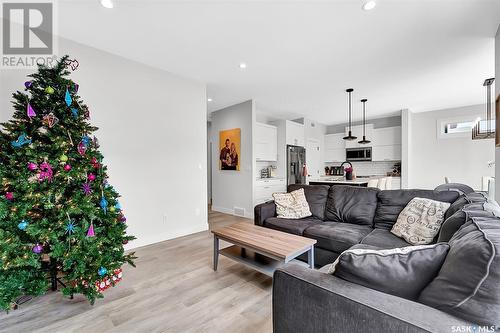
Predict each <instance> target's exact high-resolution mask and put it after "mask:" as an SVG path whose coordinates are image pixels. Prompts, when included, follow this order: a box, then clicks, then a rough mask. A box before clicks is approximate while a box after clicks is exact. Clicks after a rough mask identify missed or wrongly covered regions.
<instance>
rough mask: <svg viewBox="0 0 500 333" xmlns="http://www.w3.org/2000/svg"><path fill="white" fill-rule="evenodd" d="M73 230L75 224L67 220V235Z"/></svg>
mask: <svg viewBox="0 0 500 333" xmlns="http://www.w3.org/2000/svg"><path fill="white" fill-rule="evenodd" d="M73 232H75V225H74V223H73V221H71V220H69V221H68V224H66V233H67V234H68V235H71V234H73Z"/></svg>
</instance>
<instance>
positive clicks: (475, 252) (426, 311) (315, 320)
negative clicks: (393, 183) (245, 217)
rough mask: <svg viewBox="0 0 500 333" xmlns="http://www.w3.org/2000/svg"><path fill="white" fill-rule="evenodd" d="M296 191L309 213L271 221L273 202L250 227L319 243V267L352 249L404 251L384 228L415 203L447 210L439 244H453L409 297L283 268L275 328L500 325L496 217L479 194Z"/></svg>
mask: <svg viewBox="0 0 500 333" xmlns="http://www.w3.org/2000/svg"><path fill="white" fill-rule="evenodd" d="M298 188H304V191H305V195H306V198H307V201H308V203H309V206H310V209H311V213H312V214H313V215H312V216H311V217H308V218H304V219H300V220H287V219H280V218H277V217H276V211H275V204H274V202H268V203H264V204H261V205H258V206H256V207H255V224H257V225H260V226H263V227H267V228H272V229H276V230H281V231H284V232H289V233H293V234H297V235H302V236H305V237H309V238H314V239H316V240H317V241H318V243H317V244H316V248H315V256H316V258H315V259H316V260H315V261H316V264H317V265H319V266H324V265H328V264H331V263H332V262H333V261H335V259H336V258H337V257H338V256H339V255H340V253H342V252H343V251H345V250H347V249H350V248H351V247H353V246H356V247H359V246H361V247H363V246H368V247H370V248H376V249H392V248H400V247H406V246H410V244H409V243H407V242H406V241H405V240H403V239H401V238H399V237H397V236H395V235H393V234H392V233H391V232H390V230H391V228H392V226H393V225H394V223H395V222H396V220H397V217H398V215H399V213H400V212H401V210H402V209H403V208H404V207H405V206H406V205H407V204H408V203H409V202H410V201H411V199H413V198H415V197H421V198H429V199H433V200H437V201H443V202H449V203H450V204H451V205H450V208H449V209H448V210H447V211H446V215H445V222H444V223H443V225H442V227H441V230H440V232H439V235H438V236H437V237H436V239H435V242H436V243H437V242H440V243H442V242H444V243H447V244H449V252H448V254H447V255H446V258H445V260H444V263H443V264H442V267H441V268H440V270H439V273H438V274H437V276H436V277H435V278H434V279H433V280H432V281H431V282H430V283H429V284H428V285H427V286H425V288H424V289H423V290H422V291H421V293H419V296H418V297H415V298H413V299H405V298H402V297H398V296H394V295H391V294H389V293H386V292H382V291H379V290H374V289H372V288H370V286H366V285H364V286H362V285H359V284H356V283H352V282H349V281H346V280H344V279H341V278H339V277H337V276H334V275H331V274H327V273H326V272H325V270H324V269H319V270H311V269H307V268H305V267H303V266H302V265H297V264H293V263H292V264H288V265H286V266H284V267H283V268H282V269H279V270H277V271H276V272H275V275H274V281H273V325H274V331H275V332H366V331H368V332H464V331H468V330H469V331H470V330H472V331H471V332H474V330H476V331H478V330H479V329H482V331H484V332H489V331H496V330H499V329H500V219H499V218H498V217H497V215H499V212H498V206H497V205H495V204H490V203H488V202H487V200H486V198H485V197H484V196H483V195H482V194H480V193H474V192H472V193H459V192H457V191H449V190H448V191H434V190H387V191H380V190H378V189H372V188H360V187H350V186H332V187H328V186H322V185H311V186H308V185H292V186H290V187H289V189H288V190H289V191H293V190H296V189H298ZM360 244H361V245H360ZM318 268H319V267H318ZM379 273H380V272H379ZM477 325H480V327H479V326H477Z"/></svg>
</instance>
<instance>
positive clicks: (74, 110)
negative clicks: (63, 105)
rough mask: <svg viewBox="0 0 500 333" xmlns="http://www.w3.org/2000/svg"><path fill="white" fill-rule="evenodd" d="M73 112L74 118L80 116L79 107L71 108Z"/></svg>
mask: <svg viewBox="0 0 500 333" xmlns="http://www.w3.org/2000/svg"><path fill="white" fill-rule="evenodd" d="M71 114H72V115H73V118H75V119H76V118H78V109H77V108H71Z"/></svg>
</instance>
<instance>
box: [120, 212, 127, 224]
mask: <svg viewBox="0 0 500 333" xmlns="http://www.w3.org/2000/svg"><path fill="white" fill-rule="evenodd" d="M126 221H127V218H126V217H125V215H123V214H121V215H120V222H126Z"/></svg>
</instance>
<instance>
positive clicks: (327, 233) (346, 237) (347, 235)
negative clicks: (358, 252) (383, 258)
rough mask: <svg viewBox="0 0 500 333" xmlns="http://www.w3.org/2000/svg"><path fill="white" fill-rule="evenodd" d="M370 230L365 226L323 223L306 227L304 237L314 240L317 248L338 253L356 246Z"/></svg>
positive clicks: (370, 228)
mask: <svg viewBox="0 0 500 333" xmlns="http://www.w3.org/2000/svg"><path fill="white" fill-rule="evenodd" d="M372 230H373V228H372V227H370V226H366V225H357V224H349V223H338V222H323V223H321V224H315V225H313V226H311V227H308V228H307V229H306V230H305V231H304V236H305V237H309V238H314V239H316V240H317V241H318V243H316V246H317V247H320V248H322V249H325V250H330V251H335V252H338V253H340V252H342V251H345V250H347V249H348V248H350V247H351V246H353V245H354V244H358V243H359V242H360V241H361V240H362V239H363V238H364V237H365V236H366V235H368V234H369V233H370V232H371V231H372Z"/></svg>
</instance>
